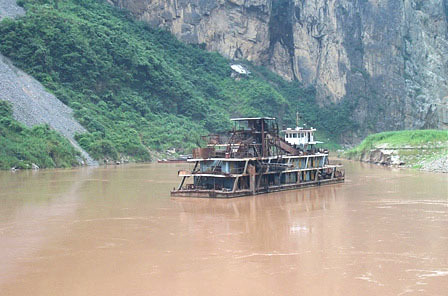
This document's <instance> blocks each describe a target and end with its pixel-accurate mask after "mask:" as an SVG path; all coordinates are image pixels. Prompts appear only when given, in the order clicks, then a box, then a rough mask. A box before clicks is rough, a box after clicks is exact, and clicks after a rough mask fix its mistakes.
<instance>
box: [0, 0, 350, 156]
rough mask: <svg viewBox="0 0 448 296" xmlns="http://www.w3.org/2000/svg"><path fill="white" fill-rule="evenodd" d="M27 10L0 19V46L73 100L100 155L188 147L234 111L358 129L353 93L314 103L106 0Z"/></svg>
mask: <svg viewBox="0 0 448 296" xmlns="http://www.w3.org/2000/svg"><path fill="white" fill-rule="evenodd" d="M18 3H19V4H20V5H22V6H24V7H25V9H26V11H27V14H26V16H24V17H21V18H19V19H17V20H11V19H5V20H3V21H2V22H1V23H0V52H1V53H3V54H4V55H5V56H8V57H9V58H11V59H12V60H13V61H14V63H15V64H16V66H18V67H19V68H21V69H23V70H24V71H26V72H28V73H29V74H31V75H32V76H34V77H35V78H37V79H38V80H39V81H40V82H41V83H42V84H44V85H45V87H46V88H47V89H49V90H50V91H51V92H53V93H54V94H55V95H56V96H57V97H58V98H59V99H60V100H62V101H63V102H64V103H66V104H67V105H69V106H70V107H72V108H73V109H74V115H75V118H76V119H77V120H78V121H79V122H80V123H81V124H82V125H83V126H84V127H86V129H87V130H88V132H87V133H84V134H80V135H77V137H76V138H77V141H78V142H79V144H80V145H81V146H82V147H83V148H84V149H85V150H87V151H88V152H89V153H90V154H91V155H92V156H94V157H95V158H96V159H102V158H109V159H117V158H119V157H120V155H121V156H123V155H125V156H130V157H131V158H133V159H134V160H137V161H146V160H149V159H150V154H149V149H154V150H165V149H167V148H170V147H176V148H181V149H183V150H184V151H189V150H190V149H191V148H192V147H194V146H196V145H197V144H198V143H199V142H200V135H203V134H206V133H208V132H219V131H222V130H224V129H227V128H229V126H230V122H229V120H228V119H229V117H231V116H261V115H269V116H276V117H278V118H281V119H283V123H285V124H288V125H292V124H293V123H294V118H295V112H296V110H297V108H299V111H300V113H301V114H302V116H303V119H304V121H305V122H308V123H311V124H312V125H313V126H316V127H317V128H319V129H321V130H323V131H325V132H326V133H327V134H328V135H331V137H332V139H337V137H338V136H339V135H341V134H344V133H346V132H348V131H349V130H350V129H352V128H354V125H355V124H354V123H353V121H351V120H350V119H349V118H350V117H349V114H350V112H351V110H352V109H353V106H351V104H350V103H349V102H347V103H346V104H340V105H337V106H336V105H335V106H332V105H330V106H326V107H321V108H319V107H317V105H316V102H315V92H314V90H312V89H305V88H303V87H302V86H301V85H300V84H299V83H298V82H286V81H284V80H282V79H281V78H280V77H278V76H276V75H274V74H273V73H271V72H269V71H267V70H265V69H263V68H256V67H252V68H253V69H252V70H253V72H254V74H253V75H251V76H250V77H242V78H241V79H235V78H232V77H231V69H230V67H229V61H228V60H226V59H224V58H223V57H222V56H220V55H218V54H216V53H208V52H206V51H204V50H202V49H201V48H200V47H197V46H191V45H185V44H182V43H180V42H179V41H177V40H176V39H175V38H174V37H173V36H172V35H171V34H169V33H168V32H165V31H161V30H156V29H152V28H150V27H148V25H146V24H144V23H142V22H138V21H135V20H134V19H133V18H132V17H131V16H130V15H128V14H127V13H125V12H124V11H120V10H118V9H116V8H114V7H112V6H110V5H108V4H107V3H106V2H104V1H94V0H19V1H18Z"/></svg>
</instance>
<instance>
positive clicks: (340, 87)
mask: <svg viewBox="0 0 448 296" xmlns="http://www.w3.org/2000/svg"><path fill="white" fill-rule="evenodd" d="M109 1H111V2H112V3H113V4H115V5H117V6H119V7H122V8H125V9H128V10H129V11H131V12H132V13H133V14H134V15H135V16H136V17H138V18H139V19H141V20H144V21H146V22H148V23H150V24H151V25H154V26H161V27H167V28H168V29H169V30H171V32H172V33H173V34H175V35H176V36H177V37H178V38H179V39H180V40H182V41H184V42H189V43H204V44H205V45H206V48H207V49H208V50H211V51H218V52H220V53H221V54H223V55H224V56H227V57H229V58H231V59H247V60H250V61H253V62H255V63H258V64H263V65H266V66H268V67H270V68H271V69H272V70H274V71H275V72H277V73H278V74H280V75H281V76H283V77H284V78H286V79H298V80H299V81H301V82H303V83H305V84H307V85H314V86H315V87H316V88H317V96H318V101H319V103H320V104H328V103H330V102H340V101H341V100H344V99H346V100H352V101H355V102H357V109H356V112H355V113H354V114H353V116H354V118H355V120H356V121H357V122H359V123H360V126H361V130H364V131H382V130H389V129H414V128H448V83H447V78H448V22H447V18H448V0H402V1H398V0H350V1H349V0H315V1H305V0H275V1H273V0H218V1H212V0H168V1H167V0H109Z"/></svg>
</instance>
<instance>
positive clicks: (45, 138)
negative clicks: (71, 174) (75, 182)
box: [0, 101, 80, 169]
mask: <svg viewBox="0 0 448 296" xmlns="http://www.w3.org/2000/svg"><path fill="white" fill-rule="evenodd" d="M79 157H80V155H79V153H78V152H77V151H76V150H75V148H73V146H72V145H71V144H70V143H69V141H68V140H66V139H65V138H64V137H62V136H61V135H59V134H58V133H56V132H55V131H53V130H51V129H50V128H49V127H48V126H46V125H39V126H35V127H33V128H27V127H26V126H25V125H23V124H21V123H20V122H17V121H16V120H14V119H13V118H12V110H11V106H10V104H9V103H7V102H5V101H0V169H10V168H13V167H14V168H31V167H32V164H33V163H34V164H35V165H37V166H39V167H40V168H54V167H71V166H76V165H78V161H77V158H79Z"/></svg>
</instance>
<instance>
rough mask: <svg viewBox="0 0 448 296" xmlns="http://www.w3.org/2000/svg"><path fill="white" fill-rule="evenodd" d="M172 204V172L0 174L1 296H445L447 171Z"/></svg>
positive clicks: (376, 171) (390, 173)
mask: <svg viewBox="0 0 448 296" xmlns="http://www.w3.org/2000/svg"><path fill="white" fill-rule="evenodd" d="M344 165H345V166H346V176H347V177H346V182H345V183H344V184H336V185H328V186H323V187H320V188H308V189H302V190H295V191H286V192H281V193H273V194H267V195H259V196H255V197H243V198H237V199H230V200H211V199H188V198H183V199H171V198H170V196H169V191H170V189H172V188H173V187H174V186H176V185H177V184H178V181H179V180H178V178H177V170H179V169H180V168H182V167H185V165H181V164H177V165H176V164H149V165H126V166H117V167H109V168H81V169H71V170H41V171H21V172H16V173H13V172H0V295H8V296H9V295H68V296H70V295H80V296H81V295H83V296H89V295H108V296H110V295H226V296H227V295H448V175H446V174H434V173H422V172H417V171H410V170H398V169H390V168H382V167H376V166H373V165H368V164H360V163H356V162H349V161H346V162H344Z"/></svg>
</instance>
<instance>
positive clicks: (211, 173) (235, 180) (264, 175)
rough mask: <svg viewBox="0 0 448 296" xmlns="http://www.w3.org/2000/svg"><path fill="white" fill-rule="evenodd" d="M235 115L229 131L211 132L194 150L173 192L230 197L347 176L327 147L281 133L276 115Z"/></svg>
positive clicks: (196, 195)
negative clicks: (294, 141) (304, 144)
mask: <svg viewBox="0 0 448 296" xmlns="http://www.w3.org/2000/svg"><path fill="white" fill-rule="evenodd" d="M232 120H233V121H234V128H233V129H232V130H231V131H229V132H228V133H226V134H222V135H208V136H206V137H204V138H203V139H204V140H205V141H206V143H207V147H203V148H196V149H194V150H193V159H190V160H189V162H194V163H195V165H194V168H193V170H191V171H185V170H181V171H179V173H178V174H179V176H180V177H182V181H181V184H180V185H179V187H178V188H177V189H174V190H173V191H172V192H171V195H172V196H193V197H221V198H226V197H237V196H242V195H252V194H259V193H266V192H272V191H279V190H288V189H295V188H300V187H306V186H317V185H321V184H326V183H337V182H343V181H344V178H345V176H344V175H345V173H344V171H343V169H341V166H340V165H331V164H330V163H329V160H328V151H327V150H323V149H316V148H314V147H309V149H308V150H303V149H302V148H300V147H293V146H291V145H290V144H289V143H287V142H286V141H284V140H283V139H282V138H281V137H280V136H279V129H278V125H277V123H276V121H275V119H274V118H269V117H258V118H237V119H232ZM187 180H192V181H193V182H192V183H189V184H186V181H187Z"/></svg>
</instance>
